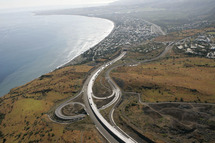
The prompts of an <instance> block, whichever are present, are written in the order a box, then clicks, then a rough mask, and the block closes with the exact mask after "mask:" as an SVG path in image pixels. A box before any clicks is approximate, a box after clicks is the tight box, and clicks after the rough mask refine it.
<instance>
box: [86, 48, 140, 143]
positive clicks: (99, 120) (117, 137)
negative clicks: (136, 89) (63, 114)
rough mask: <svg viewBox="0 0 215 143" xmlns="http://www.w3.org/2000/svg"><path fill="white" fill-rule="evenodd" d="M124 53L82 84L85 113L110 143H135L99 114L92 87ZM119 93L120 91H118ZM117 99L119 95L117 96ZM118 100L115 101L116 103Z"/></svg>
mask: <svg viewBox="0 0 215 143" xmlns="http://www.w3.org/2000/svg"><path fill="white" fill-rule="evenodd" d="M125 54H126V52H123V53H122V54H121V55H120V56H118V57H117V58H115V59H114V60H112V61H110V62H108V63H106V64H104V65H102V66H101V67H99V68H98V69H97V70H95V71H94V72H93V73H92V74H91V75H90V76H89V77H88V79H87V80H86V82H85V84H84V91H83V92H84V102H85V106H86V111H87V113H88V114H89V116H90V117H91V119H92V120H93V122H94V123H95V125H96V128H97V129H98V130H99V132H100V133H101V134H102V135H103V136H104V137H105V138H106V139H107V140H108V141H109V142H111V143H118V142H120V143H121V142H124V143H135V142H136V141H134V140H133V139H132V138H131V137H129V136H125V135H124V134H122V133H121V132H120V131H118V130H117V129H116V128H114V127H113V126H112V125H111V124H110V123H108V122H107V121H106V120H105V119H104V117H103V116H102V115H101V114H100V112H99V109H98V108H97V107H96V105H95V103H94V101H93V90H92V88H93V85H94V82H95V80H96V78H97V77H98V75H99V74H100V73H101V72H102V71H103V70H104V69H105V68H107V67H108V66H110V65H112V64H113V63H115V62H117V61H118V60H120V59H121V58H123V57H124V55H125ZM119 91H120V90H119ZM119 91H118V90H117V92H116V94H119ZM118 97H119V95H118ZM117 100H118V98H117V99H116V101H117ZM116 101H114V102H116Z"/></svg>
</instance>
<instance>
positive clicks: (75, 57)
mask: <svg viewBox="0 0 215 143" xmlns="http://www.w3.org/2000/svg"><path fill="white" fill-rule="evenodd" d="M53 15H63V14H53ZM64 15H68V14H64ZM71 15H73V14H71ZM74 16H81V17H89V18H96V19H101V20H106V21H109V22H110V23H112V25H113V28H112V30H111V31H110V32H109V34H108V35H107V36H106V37H104V39H102V40H101V41H99V42H98V43H96V44H95V45H94V46H92V47H90V48H89V49H88V50H86V51H83V52H81V53H80V54H77V55H76V56H74V58H72V59H71V60H69V61H68V62H66V63H64V64H62V65H60V66H58V67H56V69H54V70H57V69H61V68H64V67H66V66H70V65H74V64H72V62H75V60H76V59H78V58H80V57H81V55H82V54H84V53H85V52H87V51H89V50H91V49H93V48H95V47H96V46H97V45H99V44H100V43H102V42H103V41H104V40H106V39H107V38H108V37H109V36H110V35H111V34H112V33H113V32H114V31H115V28H116V24H115V22H114V21H112V20H110V19H105V18H100V17H91V16H83V15H74ZM76 64H78V63H76ZM54 70H53V71H54ZM51 72H52V71H51Z"/></svg>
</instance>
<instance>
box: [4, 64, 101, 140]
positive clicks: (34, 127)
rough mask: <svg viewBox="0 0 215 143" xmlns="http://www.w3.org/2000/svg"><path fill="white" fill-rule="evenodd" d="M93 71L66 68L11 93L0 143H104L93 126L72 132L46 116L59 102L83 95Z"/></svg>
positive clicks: (6, 103) (83, 66)
mask: <svg viewBox="0 0 215 143" xmlns="http://www.w3.org/2000/svg"><path fill="white" fill-rule="evenodd" d="M91 68H92V67H91V66H87V65H79V66H70V67H65V68H62V69H59V70H56V71H54V72H51V73H49V74H47V75H43V76H41V77H40V78H38V79H35V80H34V81H32V82H29V83H27V84H26V85H23V86H21V87H17V88H15V89H12V90H11V92H10V93H9V94H7V95H6V96H4V97H3V101H2V102H1V104H0V113H3V114H5V117H4V119H3V121H2V123H1V126H0V130H1V132H2V133H3V135H4V137H3V138H1V139H0V142H2V141H3V139H6V142H20V141H21V142H29V141H38V142H81V141H83V142H102V139H101V137H100V135H99V134H98V132H97V131H96V130H95V128H94V126H93V124H92V123H86V124H88V126H83V127H82V128H81V129H80V128H79V127H77V128H76V127H74V128H73V129H72V130H70V129H67V126H68V125H61V124H58V123H53V122H52V121H50V119H49V118H48V115H46V114H45V113H47V112H48V111H49V110H50V109H51V108H52V107H53V106H54V105H55V104H56V103H58V102H59V101H61V100H63V99H65V98H67V97H70V96H74V95H75V94H76V93H77V92H78V91H80V89H81V88H82V84H83V80H84V78H85V76H86V75H87V72H88V71H89V70H90V69H91ZM80 124H83V125H84V124H85V123H84V121H83V122H81V123H80ZM85 127H86V128H85Z"/></svg>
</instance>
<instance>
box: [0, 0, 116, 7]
mask: <svg viewBox="0 0 215 143" xmlns="http://www.w3.org/2000/svg"><path fill="white" fill-rule="evenodd" d="M113 1H115V0H0V9H14V8H30V7H48V6H70V5H71V6H74V5H94V4H105V3H110V2H113Z"/></svg>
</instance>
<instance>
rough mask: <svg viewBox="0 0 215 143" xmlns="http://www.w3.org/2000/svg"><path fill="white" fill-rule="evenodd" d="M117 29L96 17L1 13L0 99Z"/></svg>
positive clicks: (67, 60)
mask: <svg viewBox="0 0 215 143" xmlns="http://www.w3.org/2000/svg"><path fill="white" fill-rule="evenodd" d="M113 27H114V24H113V23H112V22H111V21H109V20H106V19H100V18H93V17H83V16H74V15H35V14H33V13H26V12H20V13H2V14H0V96H3V95H5V94H6V93H8V92H9V90H10V89H11V88H14V87H17V86H20V85H23V84H25V83H27V82H29V81H31V80H33V79H35V78H37V77H39V76H41V75H43V74H45V73H48V72H50V71H52V70H54V69H56V68H57V67H59V66H62V65H63V64H65V63H67V62H69V61H70V60H72V59H74V58H75V57H76V56H78V55H80V54H81V53H83V52H85V51H87V50H88V49H90V48H91V47H93V46H95V45H96V44H97V43H99V42H100V41H102V40H103V39H104V38H105V37H106V36H108V35H109V34H110V32H111V31H112V29H113Z"/></svg>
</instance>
